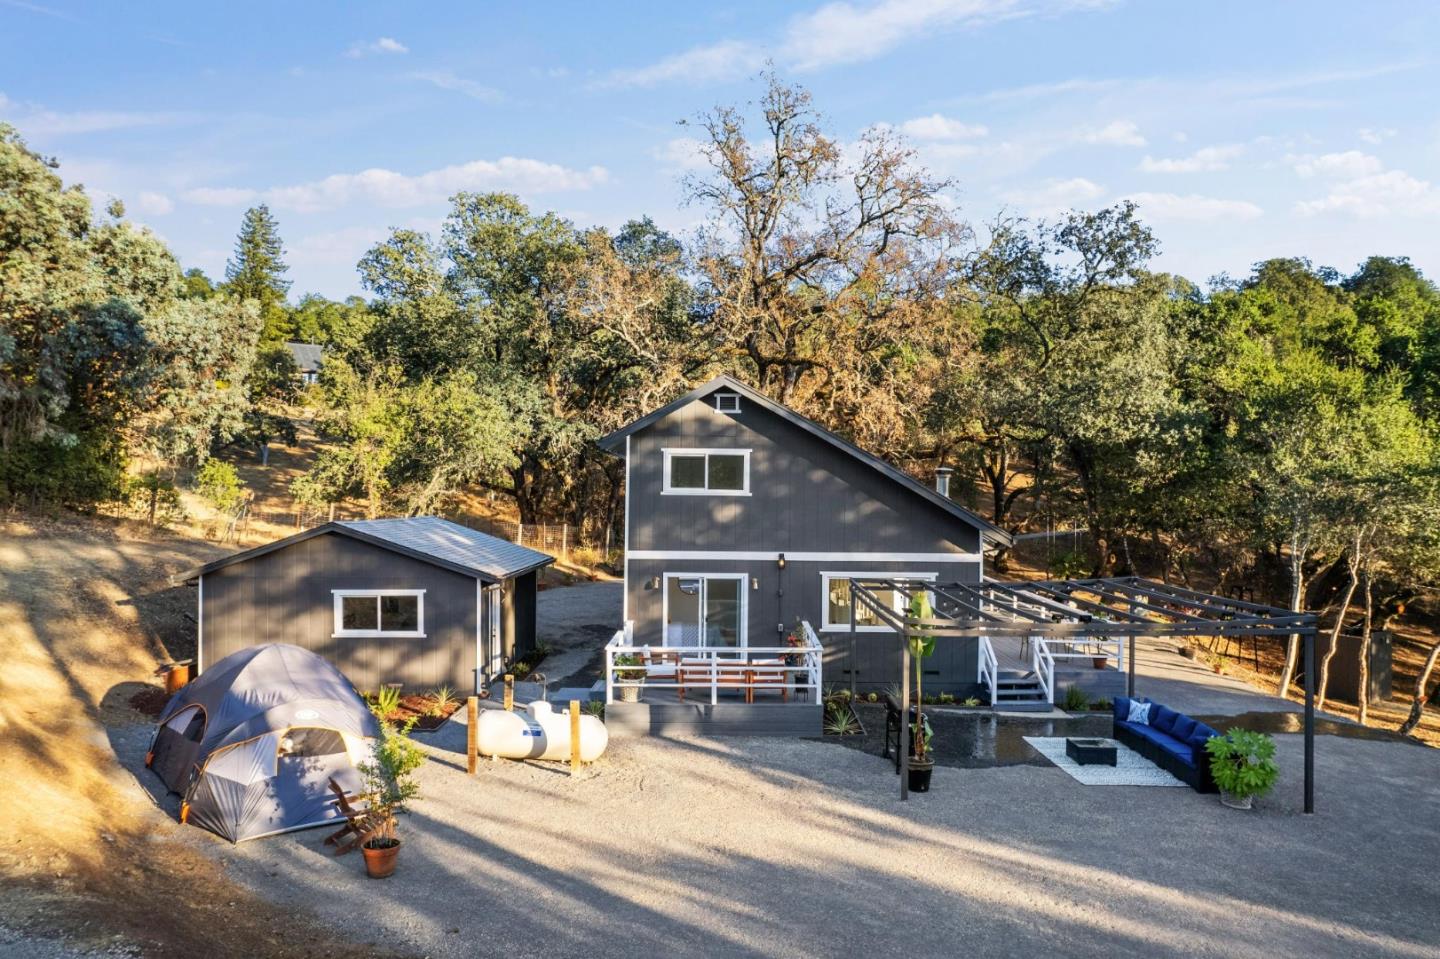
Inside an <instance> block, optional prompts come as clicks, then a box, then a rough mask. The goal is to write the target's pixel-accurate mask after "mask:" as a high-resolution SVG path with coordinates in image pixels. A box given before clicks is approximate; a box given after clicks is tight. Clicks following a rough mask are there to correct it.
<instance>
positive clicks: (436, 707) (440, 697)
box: [425, 686, 455, 716]
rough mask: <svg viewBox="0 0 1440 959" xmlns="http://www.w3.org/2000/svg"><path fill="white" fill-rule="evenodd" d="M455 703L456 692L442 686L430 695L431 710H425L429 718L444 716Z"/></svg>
mask: <svg viewBox="0 0 1440 959" xmlns="http://www.w3.org/2000/svg"><path fill="white" fill-rule="evenodd" d="M454 702H455V691H454V690H452V689H451V688H450V687H449V686H441V687H440V688H439V689H437V690H435V691H434V692H433V693H431V694H430V708H429V709H427V710H425V714H426V715H427V716H443V715H444V714H445V710H446V709H448V708H449V707H450V705H451V704H453V703H454Z"/></svg>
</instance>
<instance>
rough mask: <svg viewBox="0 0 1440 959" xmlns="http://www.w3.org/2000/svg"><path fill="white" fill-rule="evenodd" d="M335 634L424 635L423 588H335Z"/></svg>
mask: <svg viewBox="0 0 1440 959" xmlns="http://www.w3.org/2000/svg"><path fill="white" fill-rule="evenodd" d="M334 593H335V635H336V636H424V635H425V591H424V590H423V589H384V590H379V589H337V590H335V591H334Z"/></svg>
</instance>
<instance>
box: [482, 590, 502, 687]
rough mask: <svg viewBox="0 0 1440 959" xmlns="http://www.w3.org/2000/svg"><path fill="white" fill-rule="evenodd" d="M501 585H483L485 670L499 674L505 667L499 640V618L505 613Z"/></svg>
mask: <svg viewBox="0 0 1440 959" xmlns="http://www.w3.org/2000/svg"><path fill="white" fill-rule="evenodd" d="M502 597H503V591H502V590H501V587H500V586H498V585H496V586H486V587H485V672H486V673H487V674H488V675H489V676H491V677H495V676H499V675H500V674H501V672H503V671H504V669H505V645H504V643H503V642H502V641H501V631H500V620H501V617H502V616H504V614H505V603H504V601H503V598H502Z"/></svg>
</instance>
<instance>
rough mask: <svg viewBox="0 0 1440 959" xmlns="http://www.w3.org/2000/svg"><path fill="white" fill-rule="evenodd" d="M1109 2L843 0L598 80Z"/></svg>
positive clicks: (703, 69) (702, 76)
mask: <svg viewBox="0 0 1440 959" xmlns="http://www.w3.org/2000/svg"><path fill="white" fill-rule="evenodd" d="M1108 5H1109V3H1108V0H878V2H871V3H852V2H848V0H836V2H831V3H826V4H825V5H823V6H821V7H818V8H816V9H814V10H811V11H809V12H808V13H803V14H800V15H799V16H797V17H794V18H793V19H791V20H790V22H789V23H788V24H787V25H786V26H785V27H784V28H783V29H782V30H780V31H779V32H778V35H777V36H776V37H775V39H773V40H771V41H768V42H754V41H748V40H723V41H720V42H718V43H711V44H705V45H702V46H698V47H693V48H691V49H689V50H686V51H684V52H682V53H676V54H671V55H669V56H666V57H663V58H661V59H660V60H658V61H656V62H655V63H653V64H650V65H649V66H644V67H638V68H634V69H626V70H616V71H613V72H612V73H610V74H609V75H608V76H607V77H606V78H605V79H604V80H602V81H600V83H599V84H598V85H599V86H620V87H626V86H656V85H658V84H662V83H672V82H684V83H709V82H717V81H724V80H733V79H735V78H737V77H741V76H744V75H745V74H747V73H753V72H754V71H755V70H757V69H759V68H760V67H761V66H763V65H764V64H765V62H766V61H767V60H772V59H773V60H775V61H776V62H778V63H780V64H781V65H782V66H784V67H785V68H786V69H790V70H796V71H806V70H818V69H821V68H823V67H830V66H835V65H837V64H846V63H859V62H862V61H865V60H874V59H876V58H877V57H880V56H883V55H885V54H886V53H889V52H890V51H891V50H893V49H894V48H896V47H898V46H900V45H901V44H903V43H906V42H908V41H911V40H916V39H921V38H924V37H928V36H933V35H934V34H935V33H937V32H940V31H944V30H953V29H959V28H962V27H970V26H979V25H983V24H986V23H992V22H995V21H999V20H1007V19H1013V18H1016V17H1025V16H1035V15H1039V14H1046V13H1063V12H1067V11H1070V10H1087V9H1096V8H1099V7H1104V6H1108Z"/></svg>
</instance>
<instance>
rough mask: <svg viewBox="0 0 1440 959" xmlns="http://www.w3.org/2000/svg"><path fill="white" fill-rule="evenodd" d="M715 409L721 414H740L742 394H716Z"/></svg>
mask: <svg viewBox="0 0 1440 959" xmlns="http://www.w3.org/2000/svg"><path fill="white" fill-rule="evenodd" d="M715 409H716V411H717V412H720V413H738V412H740V394H739V393H716V394H715Z"/></svg>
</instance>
